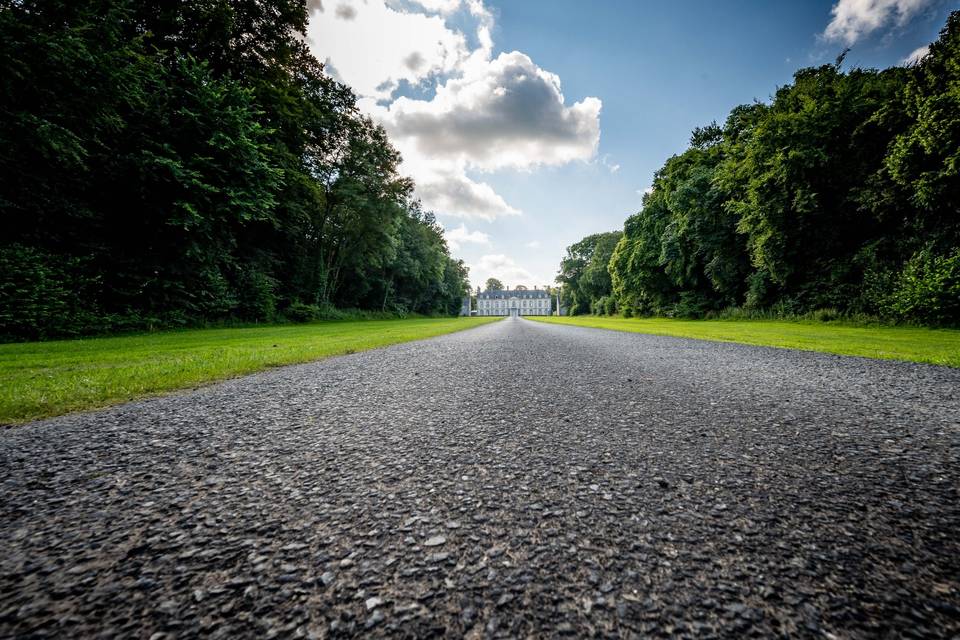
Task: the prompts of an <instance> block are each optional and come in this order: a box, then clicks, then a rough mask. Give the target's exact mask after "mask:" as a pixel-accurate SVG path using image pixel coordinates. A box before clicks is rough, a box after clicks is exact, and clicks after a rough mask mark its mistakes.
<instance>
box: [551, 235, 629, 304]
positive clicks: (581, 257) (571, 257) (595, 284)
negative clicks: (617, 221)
mask: <svg viewBox="0 0 960 640" xmlns="http://www.w3.org/2000/svg"><path fill="white" fill-rule="evenodd" d="M621 235H622V234H621V232H619V231H610V232H608V233H595V234H593V235H589V236H587V237H586V238H584V239H583V240H581V241H580V242H577V243H576V244H573V245H570V246H569V247H567V254H566V256H565V257H564V258H563V260H561V262H560V272H559V274H558V275H557V278H556V281H557V282H559V283H560V284H561V285H562V293H561V298H562V299H563V302H564V304H565V305H566V306H567V308H568V309H569V313H570V315H578V314H582V313H590V310H591V305H592V304H593V303H594V302H595V301H596V300H598V299H599V298H601V297H603V296H605V295H607V294H609V293H610V288H611V280H610V272H609V271H608V269H607V266H608V265H609V263H610V257H611V256H612V255H613V251H614V248H615V247H616V246H617V242H618V241H619V240H620V236H621Z"/></svg>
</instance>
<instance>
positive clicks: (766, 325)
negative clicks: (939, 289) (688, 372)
mask: <svg viewBox="0 0 960 640" xmlns="http://www.w3.org/2000/svg"><path fill="white" fill-rule="evenodd" d="M530 319H531V320H537V321H540V322H552V323H556V324H571V325H576V326H580V327H594V328H597V329H613V330H615V331H631V332H634V333H650V334H655V335H661V336H676V337H680V338H696V339H698V340H719V341H721V342H740V343H743V344H755V345H762V346H766V347H782V348H785V349H802V350H804V351H822V352H824V353H836V354H840V355H845V356H864V357H867V358H881V359H885V360H908V361H910V362H926V363H930V364H941V365H947V366H949V367H960V331H958V330H955V329H925V328H919V327H885V326H850V325H843V324H827V323H817V322H809V323H808V322H791V321H787V320H673V319H670V318H617V317H594V316H575V317H572V318H568V317H563V318H557V317H533V316H531V317H530Z"/></svg>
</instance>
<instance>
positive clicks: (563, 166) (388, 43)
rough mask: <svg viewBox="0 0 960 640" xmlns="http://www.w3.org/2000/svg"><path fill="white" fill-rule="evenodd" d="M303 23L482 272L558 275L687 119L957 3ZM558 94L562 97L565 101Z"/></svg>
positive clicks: (455, 9) (872, 62) (511, 4)
mask: <svg viewBox="0 0 960 640" xmlns="http://www.w3.org/2000/svg"><path fill="white" fill-rule="evenodd" d="M313 6H314V10H313V12H312V14H311V23H310V29H309V31H308V36H309V38H310V42H311V46H312V48H313V50H314V52H315V53H316V54H317V56H318V57H319V58H320V59H321V60H323V61H325V62H327V64H328V70H329V71H331V73H333V74H334V75H335V76H336V77H337V78H338V79H340V80H342V81H344V82H346V83H347V84H350V85H351V86H353V87H354V89H355V90H356V91H357V93H358V95H360V96H361V107H362V108H363V109H364V110H365V111H367V112H368V113H370V115H371V116H372V117H373V118H374V119H376V120H378V121H379V122H382V123H383V124H384V126H385V127H386V128H387V130H388V132H389V133H390V135H391V140H392V141H393V142H394V144H396V145H397V146H398V148H399V149H400V150H401V152H402V153H403V154H404V160H405V162H404V165H403V170H404V172H405V173H408V174H410V175H412V176H413V177H414V179H415V180H416V181H417V184H418V192H417V195H418V196H419V197H421V199H422V200H423V202H424V205H425V206H426V207H427V208H429V209H432V210H434V211H436V212H437V214H438V219H439V220H440V221H441V223H442V224H443V226H444V227H445V228H446V229H447V235H448V241H449V243H450V245H451V250H452V253H453V254H454V255H455V256H457V257H462V258H463V259H464V260H465V261H466V262H467V264H468V265H469V266H470V267H471V281H472V283H473V284H474V285H477V284H482V283H483V281H485V280H486V278H487V277H490V276H494V277H498V278H500V279H501V280H503V281H504V283H505V284H507V285H509V286H515V285H517V284H524V285H527V286H530V287H533V286H542V285H545V284H549V283H552V282H553V278H554V276H555V273H556V270H557V265H558V263H559V261H560V258H561V257H562V255H563V253H564V250H565V247H566V246H567V245H570V244H572V243H574V242H576V241H577V240H579V239H580V238H582V237H583V236H585V235H587V234H590V233H596V232H600V231H609V230H614V229H619V228H621V226H622V224H623V220H624V219H625V218H626V217H627V216H628V215H630V214H631V213H634V212H635V211H637V210H638V209H639V207H640V200H641V194H642V193H643V190H644V189H645V188H647V187H649V185H650V183H651V181H652V176H653V173H654V171H656V170H657V169H658V168H659V167H660V166H661V165H662V164H663V162H664V161H665V160H666V159H667V158H668V157H669V156H671V155H673V154H675V153H678V152H681V151H683V149H684V148H685V146H686V143H687V140H688V138H689V134H690V131H691V129H693V128H694V127H696V126H700V125H704V124H708V123H710V122H711V121H714V120H716V121H723V119H724V118H725V117H726V114H727V113H728V112H729V110H730V109H731V108H732V107H734V106H736V105H738V104H742V103H747V102H751V101H753V100H762V101H766V100H768V99H769V97H770V96H771V95H772V93H773V92H774V91H775V90H776V87H777V86H779V85H783V84H786V83H788V82H790V80H791V77H792V75H793V73H794V71H796V70H797V69H798V68H801V67H804V66H811V65H819V64H824V63H828V62H832V61H833V60H834V59H835V58H836V56H837V55H838V54H839V53H840V52H841V51H842V50H843V49H844V48H845V47H847V46H849V47H851V52H850V53H849V54H848V56H847V62H846V65H847V66H862V67H886V66H891V65H896V64H902V63H903V61H904V60H905V59H907V58H908V57H909V56H910V55H911V54H914V53H915V52H916V51H917V50H918V49H920V48H921V47H923V46H925V45H926V44H928V43H929V42H931V41H932V40H934V39H935V38H936V35H937V33H938V31H939V29H940V28H941V27H942V25H943V24H944V22H945V21H946V17H947V14H948V13H949V11H950V10H951V9H957V8H960V4H958V3H957V2H947V1H944V0H837V1H833V0H824V1H818V0H802V1H796V2H783V1H761V0H757V1H733V0H724V1H723V2H716V1H712V2H707V1H704V2H692V1H690V2H669V3H660V2H639V1H629V0H618V1H613V0H605V1H597V2H583V1H582V0H580V1H578V2H577V1H573V0H549V1H533V0H487V1H486V2H481V1H480V0H354V1H346V0H344V1H336V0H321V2H316V1H314V2H313ZM561 100H562V102H561Z"/></svg>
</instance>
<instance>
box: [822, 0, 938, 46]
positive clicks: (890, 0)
mask: <svg viewBox="0 0 960 640" xmlns="http://www.w3.org/2000/svg"><path fill="white" fill-rule="evenodd" d="M933 2H934V0H838V2H837V3H836V4H835V5H833V8H832V9H831V10H830V16H831V18H830V23H829V24H828V25H827V28H826V29H825V30H824V32H823V36H824V38H826V39H827V40H833V41H837V42H842V43H844V44H846V45H852V44H854V43H855V42H857V40H859V39H860V38H863V37H866V36H868V35H870V34H871V33H873V32H874V31H876V30H877V29H880V28H883V27H886V26H888V25H893V26H902V25H904V24H906V23H907V22H909V21H910V19H911V18H913V17H914V16H915V15H916V14H917V13H919V12H920V11H922V10H923V9H925V8H927V7H928V6H930V5H932V4H933Z"/></svg>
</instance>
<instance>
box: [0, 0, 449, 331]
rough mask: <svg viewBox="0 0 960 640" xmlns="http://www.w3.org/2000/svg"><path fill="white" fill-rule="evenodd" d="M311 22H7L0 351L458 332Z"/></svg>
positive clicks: (260, 12)
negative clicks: (357, 323) (132, 334)
mask: <svg viewBox="0 0 960 640" xmlns="http://www.w3.org/2000/svg"><path fill="white" fill-rule="evenodd" d="M305 22H306V7H305V2H304V1H303V0H281V1H280V2H268V1H267V0H203V1H200V0H176V1H174V2H161V3H154V2H145V1H143V0H79V1H70V2H68V1H66V0H61V1H57V0H22V1H18V2H9V1H3V0H0V171H2V174H3V176H4V179H3V180H2V181H0V218H2V220H3V221H4V233H3V234H2V237H0V252H2V256H3V265H4V266H3V271H2V273H0V292H2V295H3V297H2V299H0V307H2V313H0V334H3V335H4V336H5V337H7V338H12V337H21V338H37V337H47V336H54V335H70V334H76V333H86V332H91V331H106V330H112V329H117V328H149V327H154V326H162V325H171V324H172V325H187V324H194V323H200V322H206V321H209V320H214V321H216V320H220V319H239V320H245V321H257V322H261V321H263V322H267V321H271V320H274V319H275V318H277V317H278V310H283V315H284V316H286V317H290V318H292V317H297V318H302V317H304V315H305V314H306V315H308V316H311V315H322V314H320V312H319V311H318V312H317V314H314V312H313V309H314V308H316V309H317V310H322V309H324V308H327V307H354V308H361V309H373V310H377V311H384V310H391V311H394V312H398V313H407V312H418V313H456V311H457V309H458V308H459V299H460V296H461V294H462V292H463V291H465V290H466V271H465V268H464V267H463V265H462V264H458V263H456V262H454V261H453V260H452V259H451V258H450V256H449V253H448V251H447V248H446V245H445V244H444V242H443V238H442V235H441V233H440V230H439V228H438V227H437V226H436V223H435V222H434V220H433V218H432V216H429V215H428V214H424V213H423V212H421V211H420V209H419V206H418V204H417V203H416V202H413V201H412V200H411V193H412V188H413V185H412V184H411V183H410V181H409V180H407V179H405V178H402V177H401V176H399V175H398V173H397V166H398V164H399V161H400V158H399V155H398V153H397V152H396V150H395V149H393V148H392V147H391V146H390V144H389V141H388V140H387V138H386V134H385V133H384V131H383V130H382V129H381V128H380V127H378V126H376V125H374V124H373V123H372V122H371V121H370V120H369V119H367V118H365V117H363V116H362V115H361V114H360V113H359V111H358V109H357V106H356V99H355V97H354V95H353V94H352V92H351V91H350V90H349V88H347V87H345V86H343V85H340V84H338V83H336V82H335V81H333V80H332V79H330V78H329V77H328V76H326V75H325V74H324V73H323V70H322V67H321V65H320V64H319V63H318V62H317V61H316V60H315V59H313V58H312V56H311V55H310V54H309V52H308V50H307V48H306V45H305V44H304V42H303V31H304V28H305ZM454 300H456V304H454ZM301 303H302V304H301ZM298 305H299V306H298ZM291 309H296V310H295V311H291ZM304 309H306V311H304ZM308 319H310V318H308Z"/></svg>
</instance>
